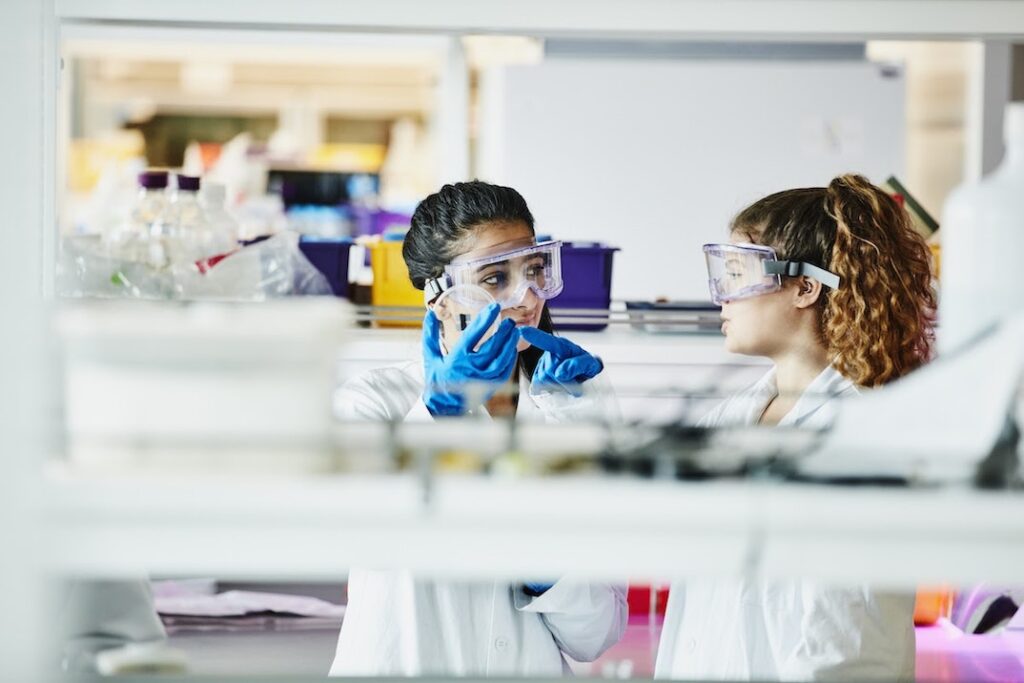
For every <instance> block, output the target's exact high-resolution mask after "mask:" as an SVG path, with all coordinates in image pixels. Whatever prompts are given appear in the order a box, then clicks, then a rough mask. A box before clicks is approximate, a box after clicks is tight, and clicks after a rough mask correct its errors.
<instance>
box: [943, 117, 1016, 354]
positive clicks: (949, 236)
mask: <svg viewBox="0 0 1024 683" xmlns="http://www.w3.org/2000/svg"><path fill="white" fill-rule="evenodd" d="M1003 132H1004V139H1005V142H1006V154H1005V156H1004V157H1003V161H1002V163H1001V164H1000V165H999V167H998V168H997V169H996V170H995V171H993V172H992V173H991V174H989V175H988V176H986V177H985V178H983V179H982V180H981V181H980V182H976V183H968V184H964V185H961V186H960V187H959V188H957V189H956V190H955V191H954V192H953V193H952V194H951V195H950V197H949V199H948V200H947V201H946V205H945V208H944V211H943V221H942V230H941V232H940V235H941V238H942V274H941V292H940V305H939V330H938V334H939V350H940V351H941V352H942V353H946V352H949V351H952V350H954V349H956V348H958V347H960V346H961V345H963V344H964V343H966V342H969V341H970V340H971V339H972V338H973V337H974V336H976V335H977V334H978V333H980V332H982V331H983V330H984V329H985V328H986V327H988V326H990V325H991V324H993V323H995V322H996V321H998V320H1000V319H1002V318H1005V317H1007V316H1008V315H1010V314H1012V313H1014V312H1017V311H1020V310H1021V307H1022V306H1024V300H1022V299H1021V292H1024V268H1022V267H1021V254H1024V102H1013V103H1010V104H1009V105H1007V108H1006V116H1005V118H1004V127H1003Z"/></svg>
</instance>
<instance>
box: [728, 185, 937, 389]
mask: <svg viewBox="0 0 1024 683" xmlns="http://www.w3.org/2000/svg"><path fill="white" fill-rule="evenodd" d="M732 230H733V232H737V233H739V234H741V235H743V236H744V237H745V238H746V239H748V240H750V241H751V242H756V243H758V244H764V245H766V246H770V247H772V248H774V249H775V251H776V254H777V255H778V257H779V258H780V259H788V260H793V261H804V262H806V263H810V264H812V265H815V266H818V267H819V268H824V269H825V270H829V271H831V272H833V273H835V274H836V275H838V276H839V288H838V289H836V290H829V289H824V290H823V292H824V295H823V296H822V297H821V299H820V300H819V310H820V312H821V318H820V320H821V328H820V335H821V338H822V341H823V342H824V344H825V346H826V348H827V349H828V351H829V355H830V356H831V357H832V363H833V365H834V366H835V367H836V369H837V370H838V371H839V372H840V373H842V374H843V375H844V376H846V377H848V378H849V379H851V380H852V381H854V382H855V383H856V384H859V385H862V386H878V385H880V384H884V383H886V382H888V381H890V380H893V379H896V378H897V377H901V376H903V375H905V374H906V373H908V372H910V371H911V370H913V369H915V368H917V367H918V366H920V365H921V364H923V363H925V362H926V361H927V360H928V359H929V358H930V357H931V351H932V346H933V344H934V340H935V311H936V298H935V291H934V289H933V286H932V270H931V256H930V252H929V249H928V245H927V244H925V241H924V238H923V237H921V235H920V234H918V233H917V231H915V230H914V228H913V225H912V223H911V220H910V216H909V215H908V214H907V212H906V211H905V210H904V209H903V207H901V206H900V205H899V204H898V203H897V202H896V201H895V200H894V199H893V198H892V197H890V196H889V195H888V194H887V193H886V192H885V191H884V190H882V189H880V188H878V187H875V186H874V185H872V184H871V183H870V182H869V181H868V180H867V179H866V178H864V177H863V176H859V175H853V174H850V175H842V176H839V177H837V178H834V179H833V180H832V182H831V183H829V186H828V187H827V188H826V187H810V188H801V189H795V190H786V191H784V192H776V193H775V194H772V195H769V196H767V197H765V198H763V199H761V200H759V201H757V202H755V203H754V204H752V205H751V206H749V207H747V208H746V209H744V210H743V211H741V212H740V214H739V215H738V216H736V218H735V220H734V221H733V226H732Z"/></svg>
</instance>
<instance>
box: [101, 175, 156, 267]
mask: <svg viewBox="0 0 1024 683" xmlns="http://www.w3.org/2000/svg"><path fill="white" fill-rule="evenodd" d="M138 178H139V191H138V194H137V195H136V198H135V202H134V205H133V206H132V209H131V213H130V214H129V216H128V219H127V220H126V221H123V222H121V223H119V224H118V225H117V226H116V227H115V228H114V230H112V231H111V232H110V233H109V234H108V235H107V236H106V237H107V240H106V241H107V248H108V250H109V252H110V254H111V255H112V256H114V257H115V258H119V259H124V260H127V261H139V262H145V261H147V260H149V259H148V253H149V240H150V237H151V234H152V229H153V225H154V224H155V223H158V222H159V221H160V220H162V218H163V216H164V214H165V212H166V211H167V171H145V172H143V173H140V174H139V176H138Z"/></svg>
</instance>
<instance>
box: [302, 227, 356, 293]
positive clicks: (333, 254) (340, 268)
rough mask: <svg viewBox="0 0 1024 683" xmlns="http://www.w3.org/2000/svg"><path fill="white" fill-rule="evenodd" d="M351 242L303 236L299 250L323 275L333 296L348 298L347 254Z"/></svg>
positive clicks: (341, 239) (336, 238) (342, 239)
mask: <svg viewBox="0 0 1024 683" xmlns="http://www.w3.org/2000/svg"><path fill="white" fill-rule="evenodd" d="M350 249H352V240H350V239H348V238H346V237H314V236H310V235H303V236H302V237H301V238H300V239H299V250H300V251H302V254H303V255H304V256H305V257H306V258H307V259H309V262H310V263H312V264H313V265H314V266H316V269H317V270H319V271H320V272H321V273H323V274H324V277H326V278H327V282H328V283H330V285H331V291H332V292H334V296H340V297H343V298H345V299H347V298H349V283H348V253H349V250H350Z"/></svg>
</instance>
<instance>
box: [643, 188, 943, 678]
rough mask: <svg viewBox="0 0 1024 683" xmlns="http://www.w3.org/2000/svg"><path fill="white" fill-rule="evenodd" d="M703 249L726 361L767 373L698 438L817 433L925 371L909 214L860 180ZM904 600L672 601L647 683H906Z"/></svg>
mask: <svg viewBox="0 0 1024 683" xmlns="http://www.w3.org/2000/svg"><path fill="white" fill-rule="evenodd" d="M731 233H732V234H731V242H730V243H728V244H708V245H705V246H704V251H705V255H706V257H707V262H708V273H709V286H710V289H711V295H712V298H713V299H714V300H715V302H716V303H720V304H721V305H722V321H723V323H722V332H723V334H724V335H725V339H726V348H728V350H730V351H732V352H735V353H742V354H747V355H757V356H766V357H768V358H770V359H771V360H772V361H773V363H774V367H773V368H772V369H771V370H770V371H769V372H768V373H767V374H766V375H765V376H764V377H763V378H761V379H760V380H759V381H758V382H757V383H755V384H754V385H753V386H752V387H751V388H749V389H748V390H746V391H744V392H741V393H740V394H738V395H736V396H733V397H732V398H730V399H728V400H726V401H725V402H724V403H722V404H721V405H720V406H718V407H717V408H716V409H715V410H714V411H712V412H711V414H710V415H708V416H707V417H706V418H705V419H704V420H703V424H704V425H707V426H733V425H749V424H762V425H781V426H804V427H810V428H823V427H827V426H828V425H829V424H830V423H831V421H832V419H833V418H834V416H835V412H836V410H837V408H838V405H837V404H838V400H836V399H839V398H842V397H845V396H850V395H854V394H856V393H857V392H858V391H859V388H861V387H877V386H879V385H882V384H885V383H886V382H889V381H891V380H893V379H896V378H898V377H901V376H903V375H905V374H906V373H908V372H910V371H912V370H914V369H915V368H917V367H918V366H920V365H921V364H923V363H925V362H926V361H927V360H928V359H929V357H930V355H931V350H932V345H933V341H934V333H933V329H934V313H935V309H936V300H935V293H934V291H933V289H932V275H931V264H930V259H929V252H928V248H927V246H926V245H925V243H924V240H923V239H922V238H921V237H920V236H919V235H918V234H917V233H916V232H915V231H914V229H913V228H912V227H911V223H910V218H909V216H908V215H907V213H906V212H905V211H904V210H903V209H902V207H900V206H899V205H898V204H897V203H896V202H895V201H894V200H893V199H892V198H891V197H889V196H888V195H887V194H886V193H885V192H884V191H883V190H881V189H879V188H877V187H875V186H874V185H872V184H871V183H869V182H868V181H867V180H866V179H865V178H863V177H861V176H858V175H844V176H840V177H838V178H835V179H834V180H832V182H831V183H829V186H828V187H815V188H804V189H794V190H786V191H784V192H778V193H776V194H772V195H769V196H767V197H765V198H763V199H761V200H759V201H757V202H755V203H754V204H753V205H751V206H750V207H748V208H746V209H744V210H743V211H742V212H741V213H740V214H739V215H738V216H737V217H736V219H735V220H734V222H733V225H732V231H731ZM913 611H914V598H913V595H899V594H888V593H881V592H878V591H875V590H872V589H871V588H870V587H868V586H847V587H843V588H834V587H826V586H820V585H817V584H815V583H812V582H809V581H799V580H758V579H754V578H743V579H739V580H736V579H734V580H724V581H722V580H717V581H716V580H708V581H698V580H694V581H686V582H679V583H677V584H674V585H673V586H672V591H671V594H670V597H669V603H668V608H667V613H666V618H665V627H664V631H663V633H662V639H661V644H660V648H659V651H658V662H657V667H656V676H658V677H661V678H676V679H678V678H685V679H693V678H696V679H730V680H751V679H756V680H820V679H827V680H856V681H866V680H877V679H884V680H888V681H896V680H898V681H904V680H906V681H913V680H914V625H913Z"/></svg>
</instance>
